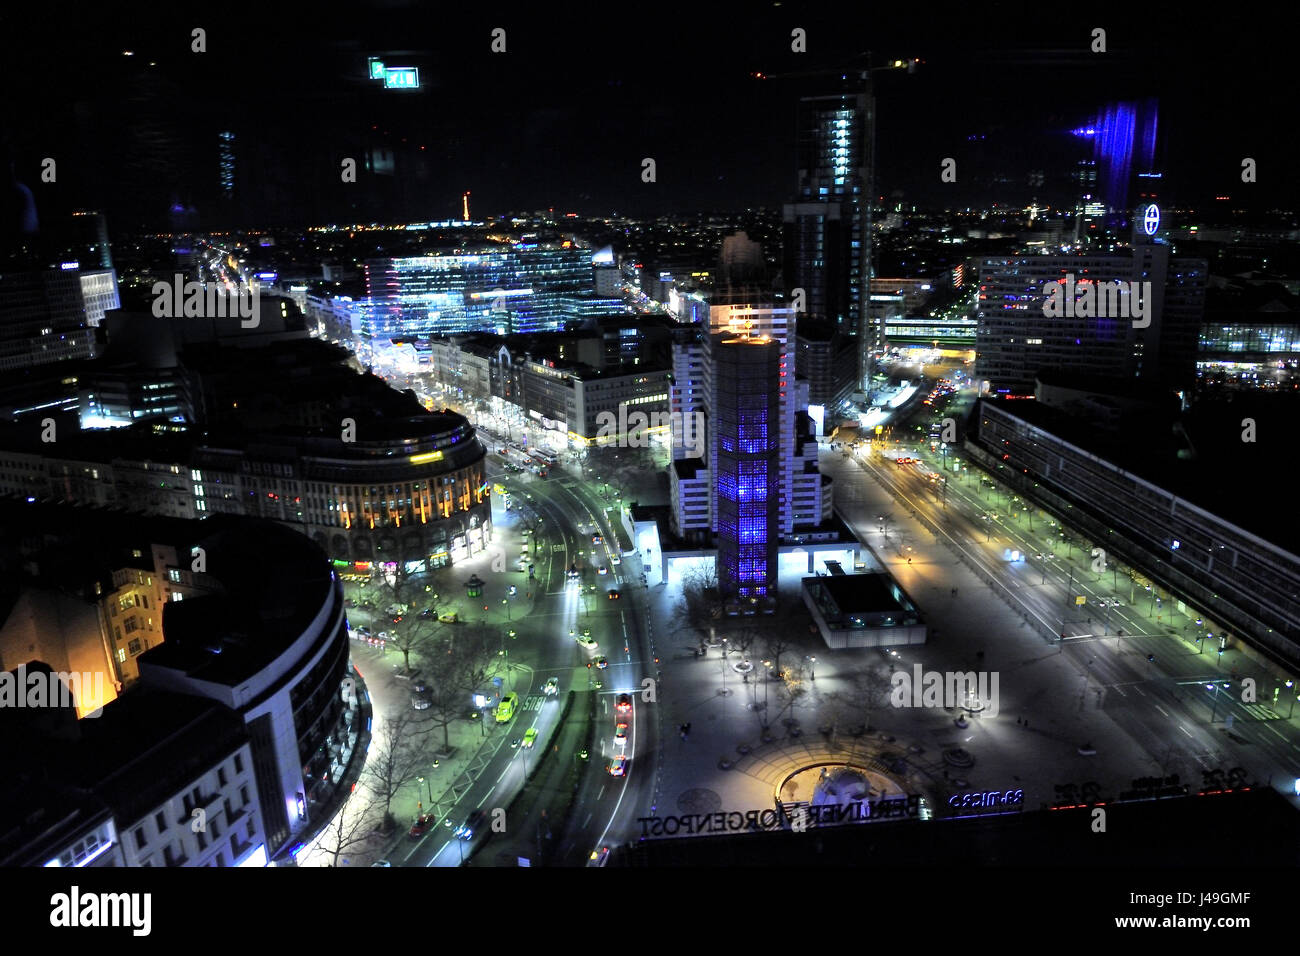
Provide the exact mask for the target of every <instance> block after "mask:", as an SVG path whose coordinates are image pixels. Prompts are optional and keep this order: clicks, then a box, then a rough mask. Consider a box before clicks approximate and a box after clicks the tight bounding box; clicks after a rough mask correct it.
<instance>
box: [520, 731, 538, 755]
mask: <svg viewBox="0 0 1300 956" xmlns="http://www.w3.org/2000/svg"><path fill="white" fill-rule="evenodd" d="M535 743H537V728H536V727H529V728H528V733H526V734H524V743H523V748H524V749H525V750H532V749H533V744H535Z"/></svg>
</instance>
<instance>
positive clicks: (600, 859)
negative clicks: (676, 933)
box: [375, 846, 609, 866]
mask: <svg viewBox="0 0 1300 956" xmlns="http://www.w3.org/2000/svg"><path fill="white" fill-rule="evenodd" d="M608 859H609V847H607V846H602V847H601V848H600V849H599V850H592V851H591V856H590V857H589V858H588V859H587V865H588V866H604V865H605V861H606V860H608ZM375 865H376V866H378V865H379V864H377V863H376V864H375Z"/></svg>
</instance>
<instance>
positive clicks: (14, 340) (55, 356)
mask: <svg viewBox="0 0 1300 956" xmlns="http://www.w3.org/2000/svg"><path fill="white" fill-rule="evenodd" d="M68 265H69V266H71V268H64V269H50V270H41V271H37V272H6V273H4V274H3V275H0V371H11V370H13V369H20V368H30V367H32V366H34V365H46V364H49V363H51V362H62V361H68V360H70V359H83V358H91V357H93V355H94V350H95V337H94V336H95V333H94V330H93V329H91V328H90V325H89V323H88V321H87V319H86V303H85V299H84V297H83V295H82V283H81V276H80V275H79V273H78V271H77V269H76V266H75V263H68Z"/></svg>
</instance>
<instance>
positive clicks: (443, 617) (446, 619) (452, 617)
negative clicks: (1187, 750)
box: [438, 611, 460, 624]
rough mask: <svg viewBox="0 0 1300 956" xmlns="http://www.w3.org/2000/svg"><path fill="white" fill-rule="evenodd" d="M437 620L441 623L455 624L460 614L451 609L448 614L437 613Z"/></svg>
mask: <svg viewBox="0 0 1300 956" xmlns="http://www.w3.org/2000/svg"><path fill="white" fill-rule="evenodd" d="M438 620H439V621H441V622H442V623H443V624H456V623H458V622H459V621H460V615H459V614H457V613H456V612H455V611H453V612H452V613H450V614H439V615H438Z"/></svg>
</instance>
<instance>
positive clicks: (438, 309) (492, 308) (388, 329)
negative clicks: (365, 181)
mask: <svg viewBox="0 0 1300 956" xmlns="http://www.w3.org/2000/svg"><path fill="white" fill-rule="evenodd" d="M365 278H366V291H367V295H368V302H367V303H366V304H365V306H364V308H363V309H361V310H360V311H361V312H362V319H361V323H360V328H359V329H357V330H356V331H357V332H358V333H359V334H360V336H361V338H362V339H363V340H369V341H374V340H377V339H384V338H393V337H396V336H406V335H445V334H450V333H455V332H476V331H494V332H497V333H498V334H507V333H510V332H539V331H550V330H558V329H563V328H564V326H565V324H566V323H568V322H573V321H584V320H586V319H589V318H593V317H595V316H598V315H605V314H610V313H615V312H624V311H626V309H625V307H624V305H623V301H622V299H621V297H618V296H607V297H600V296H598V295H597V294H596V291H595V283H596V272H595V267H594V266H593V263H592V254H591V250H589V249H581V248H579V247H577V246H576V245H574V244H573V243H571V242H566V243H564V244H563V245H561V246H558V247H550V248H547V247H540V246H537V245H536V244H534V243H517V244H515V245H512V246H509V247H504V248H502V249H500V250H492V251H485V252H480V253H457V254H440V255H432V256H416V257H410V258H401V259H376V260H371V261H369V262H367V263H366V266H365ZM602 284H603V287H604V288H606V289H608V288H609V286H608V285H607V284H604V283H602Z"/></svg>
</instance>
